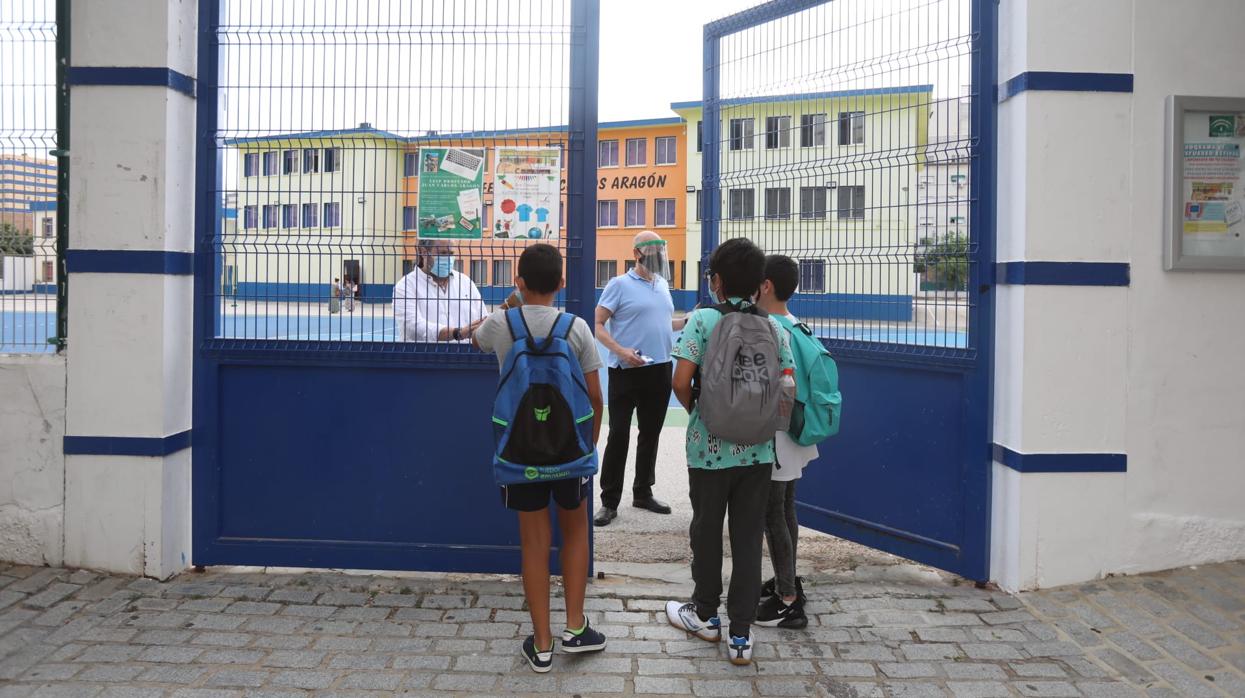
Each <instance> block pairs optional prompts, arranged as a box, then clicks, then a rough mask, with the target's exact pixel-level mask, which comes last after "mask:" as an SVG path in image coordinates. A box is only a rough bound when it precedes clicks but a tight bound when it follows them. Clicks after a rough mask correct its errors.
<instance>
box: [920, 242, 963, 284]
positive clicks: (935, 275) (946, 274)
mask: <svg viewBox="0 0 1245 698" xmlns="http://www.w3.org/2000/svg"><path fill="white" fill-rule="evenodd" d="M931 243H932V244H931ZM912 270H913V271H914V272H916V273H918V274H923V275H925V277H926V278H927V279H928V280H930V281H937V282H941V283H942V285H943V287H944V288H946V289H949V290H953V291H963V290H964V289H965V288H967V286H968V238H967V237H965V236H964V235H963V234H962V233H960V232H959V231H958V230H957V231H955V232H953V233H951V234H950V235H948V236H947V237H945V238H943V239H942V240H939V241H937V242H933V241H931V240H930V239H929V238H922V239H921V242H920V244H919V246H918V247H917V253H916V257H915V258H914V260H913V264H912Z"/></svg>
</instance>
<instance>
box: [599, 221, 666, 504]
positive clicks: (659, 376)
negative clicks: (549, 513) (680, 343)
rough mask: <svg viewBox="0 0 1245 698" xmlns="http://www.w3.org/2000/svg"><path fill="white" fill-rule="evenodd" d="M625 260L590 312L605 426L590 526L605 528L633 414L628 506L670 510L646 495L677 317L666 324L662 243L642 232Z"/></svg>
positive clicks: (618, 490)
mask: <svg viewBox="0 0 1245 698" xmlns="http://www.w3.org/2000/svg"><path fill="white" fill-rule="evenodd" d="M632 255H633V256H634V259H635V260H636V266H635V268H634V269H631V270H629V271H628V272H627V273H626V274H623V275H622V276H618V277H615V278H613V279H611V280H610V282H609V283H608V284H606V286H605V290H604V291H602V292H601V300H600V302H599V303H598V304H597V310H596V335H597V340H598V341H600V342H601V344H602V345H604V346H605V348H606V349H608V350H609V351H610V356H609V361H608V363H609V396H608V405H609V415H610V419H609V427H610V429H609V438H608V439H607V441H606V446H605V454H604V457H603V458H602V460H601V475H600V481H601V509H600V510H599V511H598V512H597V514H596V517H595V518H594V519H593V523H595V524H596V525H597V526H607V525H609V523H610V522H611V521H613V520H614V519H615V518H616V517H617V516H618V505H619V502H620V501H621V499H622V489H623V480H624V477H625V475H626V472H625V471H626V463H627V450H628V447H629V442H630V440H631V417H632V414H633V413H634V414H635V416H636V418H637V421H638V422H639V428H640V434H639V437H638V438H637V439H636V459H635V460H636V465H635V481H634V482H633V484H632V487H631V495H632V505H633V506H635V507H637V508H640V509H646V510H648V511H651V512H653V513H656V514H669V513H670V507H669V506H667V505H666V504H664V503H662V502H660V501H658V500H657V499H656V498H654V497H653V484H654V482H655V481H656V468H657V444H658V441H659V439H660V438H661V429H662V425H663V424H664V422H665V420H666V407H667V406H669V404H670V378H671V370H672V365H671V359H670V349H671V345H672V343H673V340H674V337H673V333H672V330H675V331H677V330H681V329H683V323H684V320H683V319H682V318H680V319H678V320H675V319H674V300H673V299H672V298H671V296H670V283H669V280H670V258H669V257H668V256H667V254H666V241H665V240H662V239H661V237H660V236H659V235H658V234H657V233H654V232H653V231H651V230H645V231H644V232H642V233H640V234H639V235H637V236H636V237H635V244H634V247H633V249H632Z"/></svg>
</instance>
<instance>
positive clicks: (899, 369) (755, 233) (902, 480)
mask: <svg viewBox="0 0 1245 698" xmlns="http://www.w3.org/2000/svg"><path fill="white" fill-rule="evenodd" d="M996 12H997V6H996V3H995V2H994V1H993V0H932V1H931V0H887V1H885V2H880V1H878V0H834V1H833V2H827V1H826V0H777V1H775V2H769V3H766V4H763V5H759V6H757V7H755V8H752V9H750V10H747V11H744V12H741V13H739V14H737V15H733V16H731V17H727V18H725V19H722V20H719V21H716V22H713V23H711V24H708V25H706V26H705V48H704V57H705V60H704V66H705V75H704V101H703V103H702V104H701V105H699V107H697V106H695V105H676V107H680V106H681V107H686V109H684V110H683V111H682V112H681V113H683V114H684V115H685V117H686V118H688V119H689V121H690V120H692V119H698V120H699V121H700V123H698V124H697V126H698V129H699V131H700V133H701V136H700V143H701V146H700V150H702V151H703V155H702V163H701V164H702V180H703V181H702V190H703V191H702V193H701V206H702V209H703V210H702V212H701V213H702V216H701V217H702V220H703V224H702V249H703V250H704V257H703V262H702V263H707V261H708V255H709V253H710V252H711V251H712V249H713V247H714V246H715V245H716V244H717V242H718V241H719V240H722V239H727V238H730V237H737V236H747V237H749V238H751V239H752V240H753V241H755V242H756V243H758V244H759V245H761V246H762V247H763V248H764V249H765V250H766V251H767V252H769V253H776V254H785V255H788V256H790V257H792V258H794V259H796V260H797V261H798V262H799V265H800V272H801V273H800V277H801V279H800V289H799V292H798V293H797V295H796V296H795V297H794V298H793V300H792V304H791V308H792V311H793V313H794V314H796V315H798V316H800V318H801V319H802V320H804V321H805V322H807V323H808V324H809V325H810V326H812V327H813V328H814V329H815V330H816V331H818V332H819V333H820V335H821V337H822V338H823V341H824V342H825V344H826V345H827V346H828V347H829V348H830V350H831V352H832V353H833V354H834V355H835V357H836V359H837V360H838V363H839V371H840V376H841V380H842V383H841V388H842V391H843V395H844V402H845V410H844V414H845V418H844V423H843V427H842V431H841V433H840V434H839V435H838V436H837V437H835V438H833V439H831V440H830V441H828V442H826V443H825V444H823V445H822V447H821V457H820V459H819V460H818V461H817V462H816V463H814V464H812V465H810V467H808V468H807V469H806V470H805V471H804V472H805V474H804V477H803V480H802V482H801V484H800V488H799V490H798V500H799V503H800V518H801V522H802V523H804V524H805V525H808V526H812V527H814V528H817V529H820V530H822V531H826V532H828V533H832V534H835V535H838V536H841V537H843V538H848V539H851V540H854V541H858V542H861V543H864V544H866V545H870V546H873V547H875V548H880V549H882V550H886V551H889V552H892V553H895V554H898V555H901V556H904V557H907V558H911V559H914V560H918V561H921V562H925V563H928V564H931V565H934V566H937V567H940V568H943V569H946V570H950V571H953V572H956V573H959V574H961V575H964V576H966V577H969V578H971V579H976V580H984V579H986V578H987V577H988V574H989V569H988V548H989V525H990V507H989V497H990V467H991V465H990V460H989V457H988V452H989V449H988V444H989V443H990V414H991V409H990V376H991V353H992V351H993V340H992V325H991V317H992V313H993V307H992V300H991V297H992V294H991V292H990V284H991V280H992V271H993V265H992V262H993V258H994V248H993V240H994V207H993V197H994V180H995V166H994V146H993V141H994V130H995V129H994V118H995V117H994V103H993V99H992V94H993V85H994V82H995V60H996V45H995V32H996V29H995V27H996ZM706 268H707V267H706ZM703 293H704V289H702V294H703Z"/></svg>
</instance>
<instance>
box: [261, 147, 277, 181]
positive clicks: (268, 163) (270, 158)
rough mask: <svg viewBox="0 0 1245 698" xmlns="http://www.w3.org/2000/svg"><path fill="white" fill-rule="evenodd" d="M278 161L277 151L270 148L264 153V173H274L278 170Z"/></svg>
mask: <svg viewBox="0 0 1245 698" xmlns="http://www.w3.org/2000/svg"><path fill="white" fill-rule="evenodd" d="M278 162H279V161H278V160H277V151H275V150H270V151H268V152H266V153H264V174H265V175H275V174H276V173H277V171H278V170H277V166H278Z"/></svg>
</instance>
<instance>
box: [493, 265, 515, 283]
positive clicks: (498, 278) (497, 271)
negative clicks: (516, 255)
mask: <svg viewBox="0 0 1245 698" xmlns="http://www.w3.org/2000/svg"><path fill="white" fill-rule="evenodd" d="M510 269H511V262H510V260H509V259H495V260H493V285H494V286H509V285H510V284H512V283H514V273H513V272H511V271H510Z"/></svg>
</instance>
